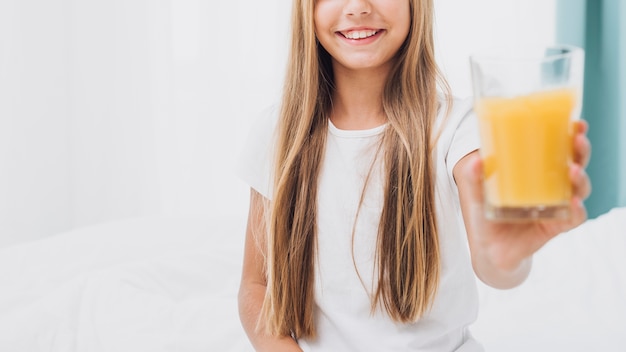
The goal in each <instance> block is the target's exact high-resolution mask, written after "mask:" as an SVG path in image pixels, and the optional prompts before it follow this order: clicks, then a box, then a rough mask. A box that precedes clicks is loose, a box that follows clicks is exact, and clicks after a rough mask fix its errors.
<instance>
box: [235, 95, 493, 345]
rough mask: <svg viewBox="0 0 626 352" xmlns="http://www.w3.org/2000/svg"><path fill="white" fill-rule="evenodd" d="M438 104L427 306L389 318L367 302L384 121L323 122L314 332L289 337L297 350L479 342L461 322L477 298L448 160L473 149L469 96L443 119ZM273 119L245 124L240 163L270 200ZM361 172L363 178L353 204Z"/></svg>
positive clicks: (472, 313) (466, 321)
mask: <svg viewBox="0 0 626 352" xmlns="http://www.w3.org/2000/svg"><path fill="white" fill-rule="evenodd" d="M445 111H446V109H445V108H442V109H440V113H439V115H438V118H437V119H438V120H437V121H438V125H439V124H441V123H443V122H444V121H445V126H444V128H443V131H442V133H441V136H440V138H439V140H438V143H437V147H436V151H435V155H436V195H435V197H436V211H437V216H438V223H437V225H438V230H439V236H440V248H441V258H442V261H441V265H442V268H441V269H442V270H441V277H440V286H439V289H438V294H437V297H436V299H435V302H434V304H433V307H432V309H431V310H430V311H428V313H427V314H426V315H425V316H423V317H422V318H420V319H419V320H418V321H417V322H415V323H410V324H402V323H396V322H394V321H392V320H391V319H390V318H389V316H388V315H387V313H386V312H384V311H383V310H382V308H381V309H378V310H377V311H375V312H373V313H372V311H371V295H372V292H373V287H374V286H373V280H374V278H375V277H376V273H375V272H374V270H375V269H374V262H375V248H376V236H377V229H378V223H379V219H380V214H381V208H382V201H383V185H382V183H381V182H382V169H381V162H380V160H379V159H381V158H378V159H376V162H375V163H374V164H372V162H373V161H374V159H375V158H374V155H375V153H376V147H377V145H378V142H379V139H380V137H381V136H382V132H383V131H384V129H385V128H386V126H385V125H383V126H379V127H376V128H373V129H368V130H358V131H346V130H340V129H338V128H336V127H335V126H334V125H332V123H329V128H328V139H327V146H326V154H325V157H324V160H323V165H322V169H321V174H320V180H319V189H318V224H317V225H318V227H317V230H318V232H317V257H316V264H315V268H316V271H315V319H316V328H317V333H318V338H317V339H315V340H308V339H300V341H298V343H299V345H300V346H301V347H302V349H303V350H304V351H305V352H308V351H310V352H314V351H315V352H317V351H325V352H326V351H385V352H392V351H433V352H435V351H436V352H442V351H482V350H483V349H482V347H481V346H480V345H479V344H478V343H477V342H476V341H474V340H473V339H472V337H471V335H470V333H469V331H468V329H467V327H468V326H469V325H470V324H471V323H472V322H474V320H475V319H476V316H477V313H478V297H477V289H476V282H475V278H474V273H473V271H472V266H471V262H470V257H469V250H468V245H467V236H466V233H465V227H464V225H463V221H462V216H461V212H460V205H459V201H458V192H457V188H456V184H455V182H454V179H453V175H452V170H453V168H454V165H455V164H456V163H457V162H458V161H459V160H460V159H461V158H462V157H463V156H465V155H467V154H468V153H470V152H471V151H473V150H476V149H477V148H478V132H477V131H478V129H477V124H476V119H475V117H474V114H473V113H472V110H471V101H470V100H465V101H455V103H454V105H453V109H452V110H451V113H450V115H449V116H448V118H447V120H446V119H445V116H444V114H445ZM276 120H277V111H276V110H271V111H269V112H268V114H267V116H266V117H264V118H263V119H261V120H259V121H258V123H257V124H256V125H255V127H254V128H253V129H252V133H251V136H250V138H249V140H248V144H247V146H246V148H245V149H244V153H243V157H242V158H241V160H240V170H239V173H240V176H241V177H242V178H243V179H244V181H246V182H247V183H248V184H249V185H250V186H251V187H253V188H254V189H255V190H257V191H258V192H259V193H261V194H262V195H264V196H265V197H268V198H270V199H271V195H272V193H271V189H272V186H271V183H270V181H271V176H270V173H271V166H270V162H271V157H272V155H273V154H272V152H271V151H270V150H271V148H272V146H273V143H274V141H273V139H274V129H275V126H276ZM372 165H374V166H373V167H372ZM370 170H371V171H370ZM368 174H369V177H370V181H369V183H368V187H367V188H366V191H365V195H364V199H363V203H362V205H361V209H360V210H358V209H357V208H358V204H359V200H360V197H361V194H362V192H363V186H364V183H365V179H366V178H367V177H368ZM357 210H358V218H357V219H356V220H355V217H356V215H357ZM355 221H356V222H355ZM353 228H354V229H355V230H354V231H353ZM353 234H354V235H353ZM357 269H358V270H357ZM379 306H380V305H379Z"/></svg>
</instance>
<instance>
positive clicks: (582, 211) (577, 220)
mask: <svg viewBox="0 0 626 352" xmlns="http://www.w3.org/2000/svg"><path fill="white" fill-rule="evenodd" d="M570 211H571V213H570V214H571V217H570V228H569V230H571V229H572V228H574V227H576V226H578V225H580V224H582V223H583V222H585V220H587V209H586V208H585V204H584V203H583V200H582V199H581V198H578V197H574V198H572V202H571V205H570Z"/></svg>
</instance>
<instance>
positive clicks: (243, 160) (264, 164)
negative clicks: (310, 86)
mask: <svg viewBox="0 0 626 352" xmlns="http://www.w3.org/2000/svg"><path fill="white" fill-rule="evenodd" d="M277 117H278V110H277V108H276V107H271V108H268V109H266V110H265V111H263V113H262V114H261V115H260V116H259V117H258V118H257V119H256V120H255V121H254V122H253V124H252V126H251V128H250V131H249V133H248V138H247V140H246V143H245V145H244V147H243V149H242V151H241V154H240V156H239V159H238V160H237V163H236V173H237V175H238V176H239V178H240V179H241V180H243V181H244V182H245V183H246V184H248V185H249V186H250V187H251V188H253V189H254V190H256V191H257V192H259V193H260V194H261V195H263V196H264V197H266V198H267V199H271V195H272V158H273V155H274V144H275V129H276V121H277Z"/></svg>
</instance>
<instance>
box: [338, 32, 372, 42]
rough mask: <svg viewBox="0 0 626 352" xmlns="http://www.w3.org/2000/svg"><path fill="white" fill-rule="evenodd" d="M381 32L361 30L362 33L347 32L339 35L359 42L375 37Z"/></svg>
mask: <svg viewBox="0 0 626 352" xmlns="http://www.w3.org/2000/svg"><path fill="white" fill-rule="evenodd" d="M379 32H380V30H360V31H345V32H339V33H340V34H341V35H343V36H344V37H345V38H347V39H352V40H359V39H366V38H369V37H373V36H375V35H376V34H378V33H379Z"/></svg>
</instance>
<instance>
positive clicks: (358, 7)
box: [345, 0, 371, 16]
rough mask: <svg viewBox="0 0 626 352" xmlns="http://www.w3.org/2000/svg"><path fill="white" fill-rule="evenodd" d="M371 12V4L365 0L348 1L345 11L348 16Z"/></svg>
mask: <svg viewBox="0 0 626 352" xmlns="http://www.w3.org/2000/svg"><path fill="white" fill-rule="evenodd" d="M370 12H371V8H370V5H369V3H368V2H367V1H365V0H353V1H348V4H347V5H346V8H345V13H346V15H348V16H356V15H361V16H362V15H367V14H369V13H370Z"/></svg>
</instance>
